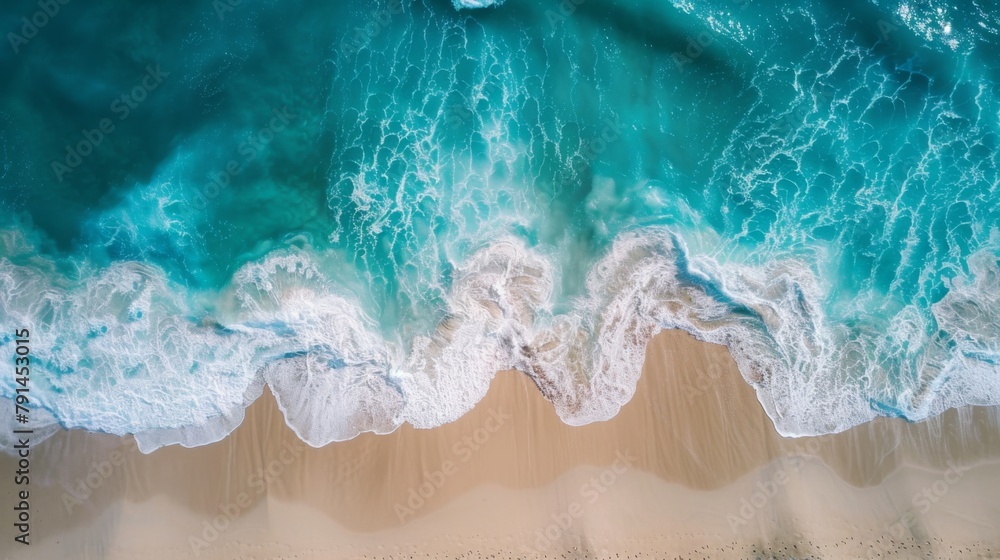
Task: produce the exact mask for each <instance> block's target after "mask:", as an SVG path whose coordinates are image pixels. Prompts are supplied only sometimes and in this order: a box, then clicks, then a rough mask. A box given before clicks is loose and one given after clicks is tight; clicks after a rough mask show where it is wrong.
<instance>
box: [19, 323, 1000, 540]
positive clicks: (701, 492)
mask: <svg viewBox="0 0 1000 560" xmlns="http://www.w3.org/2000/svg"><path fill="white" fill-rule="evenodd" d="M133 442H134V440H133V438H131V437H126V438H118V437H115V436H108V435H103V434H88V433H85V432H81V431H64V432H61V433H59V434H57V435H55V436H53V437H52V438H50V439H49V440H46V441H45V442H43V443H41V444H39V445H38V447H37V449H35V450H33V451H32V452H33V453H34V454H35V457H34V459H33V466H35V468H37V469H38V471H39V475H37V476H38V478H37V479H33V480H32V492H33V501H32V507H33V508H34V509H35V510H36V512H35V513H34V514H33V519H34V521H33V526H32V530H33V531H32V532H33V537H34V539H33V544H32V545H31V546H30V547H23V549H18V548H12V546H11V545H10V544H9V543H12V542H13V535H12V534H10V533H11V532H12V528H7V529H5V531H6V533H5V534H4V535H3V541H2V542H4V545H3V546H0V551H4V553H3V555H2V556H3V557H4V558H8V557H9V558H50V557H79V558H135V557H138V556H148V557H151V558H153V559H157V558H186V557H192V558H194V557H198V558H220V559H221V558H237V557H239V555H240V554H243V555H250V557H255V556H253V554H257V555H260V554H264V557H267V558H271V557H281V558H331V557H335V558H341V557H343V558H353V557H363V556H364V555H365V554H368V555H369V556H372V555H375V556H376V557H379V556H383V557H387V558H388V557H401V555H403V556H402V557H409V555H415V556H414V557H421V556H419V555H417V554H418V553H419V554H426V556H423V557H458V556H459V555H460V554H462V553H463V552H464V553H468V552H469V550H466V549H469V548H470V547H471V546H472V545H477V546H478V549H477V550H491V551H493V552H503V551H506V552H508V553H511V554H514V555H512V556H500V557H511V558H516V557H522V556H523V557H552V558H559V557H560V554H563V553H565V552H573V553H574V554H578V556H577V557H581V558H585V557H590V558H596V557H612V558H613V557H614V555H615V554H619V555H621V556H622V557H626V556H625V554H631V555H635V554H639V553H644V551H645V553H647V554H651V555H653V556H655V555H656V554H668V553H669V554H672V555H677V554H688V553H697V552H699V551H702V552H708V551H709V550H711V551H712V555H713V557H732V558H741V557H744V556H743V555H746V554H748V553H750V552H752V551H755V550H756V551H759V552H753V554H758V553H759V554H785V555H786V556H779V557H791V555H792V554H793V553H794V555H795V557H802V555H803V554H804V555H806V556H805V557H809V555H813V556H812V557H822V558H840V557H844V558H851V557H858V556H852V555H851V554H855V555H857V554H864V555H867V554H868V551H873V550H874V551H879V552H884V553H889V552H893V553H894V554H896V553H897V551H898V553H899V554H903V555H902V556H898V557H904V558H905V557H920V558H924V557H926V555H925V553H930V554H932V555H935V556H936V555H938V554H944V555H945V556H948V555H947V554H946V553H947V551H948V550H949V549H948V546H952V547H957V546H960V545H961V546H962V547H964V548H963V552H962V554H963V555H968V556H962V555H957V556H950V557H983V556H984V555H985V556H986V557H990V556H989V555H1000V535H993V534H991V531H989V529H990V528H991V527H996V526H1000V508H998V507H997V506H995V505H993V504H997V503H1000V408H997V407H964V408H962V409H952V410H949V411H947V412H945V413H944V414H942V415H940V416H938V417H935V418H933V419H931V420H928V421H925V422H922V423H918V424H910V423H906V422H904V421H902V420H898V419H887V418H880V419H877V420H875V421H872V422H869V423H866V424H863V425H861V426H857V427H855V428H852V429H850V430H847V431H845V432H842V433H839V434H834V435H827V436H819V437H806V438H796V439H788V438H783V437H782V436H780V435H778V434H777V432H776V431H775V429H774V427H773V425H772V424H771V421H770V419H769V418H768V417H767V416H766V414H765V413H764V411H763V409H762V408H761V405H760V403H759V402H758V401H757V399H756V395H755V393H754V390H753V388H752V387H750V386H749V385H747V384H746V382H745V381H744V380H743V378H742V376H740V374H739V372H738V371H737V369H736V365H735V363H734V362H733V360H732V358H731V357H730V356H729V353H728V351H727V350H726V348H725V347H722V346H718V345H714V344H710V343H705V342H700V341H698V340H696V339H694V338H693V337H691V336H690V335H688V334H686V333H683V332H680V331H666V332H662V333H660V334H658V335H657V336H656V337H655V338H654V340H653V341H652V342H651V343H650V345H649V347H648V348H647V353H646V360H645V365H644V367H643V374H642V376H641V377H640V380H639V384H638V386H637V388H636V391H635V394H634V395H633V398H632V399H631V400H630V401H629V402H628V403H627V404H626V405H625V406H624V407H623V408H622V409H621V411H620V412H619V414H618V415H617V416H615V417H614V418H612V419H611V420H608V421H606V422H598V423H594V424H588V425H585V426H580V427H573V426H568V425H566V424H563V423H562V421H561V420H560V419H559V418H558V416H557V415H556V414H555V411H554V409H553V407H552V405H551V404H549V403H548V402H547V401H546V400H545V399H544V398H543V397H542V396H541V394H540V393H539V391H538V390H537V388H536V387H535V386H534V384H533V383H532V382H531V380H530V379H529V378H528V377H527V376H525V375H523V374H519V373H517V372H501V373H499V374H497V376H496V377H495V379H494V380H493V383H492V384H491V387H490V390H489V392H488V393H487V395H486V397H485V398H484V399H483V400H482V401H481V402H480V403H479V404H478V405H477V406H476V407H475V408H474V409H473V410H472V411H471V412H470V413H468V414H467V415H465V416H464V417H462V418H461V419H459V420H457V421H456V422H453V423H451V424H447V425H444V426H440V427H438V428H434V429H430V430H418V429H415V428H413V427H412V426H409V425H408V424H404V425H403V426H402V427H401V428H399V429H398V430H396V431H395V432H392V433H390V434H387V435H375V434H371V433H365V434H362V435H361V436H358V437H356V438H354V439H352V440H349V441H346V442H341V443H333V444H330V445H327V446H325V447H322V448H312V447H309V446H307V445H306V444H304V443H302V442H301V441H300V440H298V438H297V437H296V436H295V435H294V433H293V432H292V431H291V430H290V429H289V428H288V426H287V425H286V424H285V423H284V420H283V418H282V416H281V413H280V412H279V411H278V410H277V406H276V403H275V401H274V397H273V396H272V395H271V393H270V391H269V390H267V391H265V394H264V395H263V396H262V397H261V398H259V399H258V400H257V401H256V402H254V403H253V404H252V405H251V406H250V407H249V408H248V409H247V412H246V416H245V419H244V421H243V423H242V424H241V425H240V426H239V428H237V430H236V431H234V432H233V433H232V434H230V435H229V436H228V437H226V438H225V439H223V440H222V441H220V442H217V443H214V444H210V445H207V446H202V447H198V448H190V449H189V448H182V447H179V446H171V447H168V448H162V449H159V450H156V451H154V452H153V453H152V454H150V455H142V454H141V453H139V452H138V451H137V450H136V449H135V448H134V443H133ZM116 452H118V453H121V454H122V455H121V457H122V460H121V461H112V460H111V457H113V453H116ZM11 460H12V458H10V457H8V456H4V457H2V458H0V463H3V465H2V467H0V468H4V469H8V470H9V465H8V463H10V462H11ZM95 473H96V474H95ZM36 480H37V482H36ZM595 481H596V482H595ZM81 482H82V485H81ZM925 492H926V494H924V493H925ZM921 496H923V497H922V498H921ZM4 499H5V500H7V502H4V503H8V502H9V500H10V499H11V498H10V497H8V496H4ZM932 500H933V501H932ZM925 504H926V505H925ZM758 506H759V507H758ZM741 510H742V511H741ZM92 518H96V519H97V520H96V521H89V519H92ZM165 520H169V522H165ZM963 520H964V521H963ZM213 524H214V525H213ZM553 526H554V527H555V529H553V528H552V527H553ZM564 526H565V527H564ZM984 527H985V528H986V529H983V528H984ZM872 528H878V529H872ZM539 531H541V533H539ZM546 531H548V534H547V535H546ZM866 532H867V533H871V534H870V535H868V534H867V533H866ZM539 534H540V535H541V536H539ZM458 535H462V537H458ZM851 536H855V538H857V539H859V541H858V542H861V540H864V542H863V545H865V546H860V547H859V545H857V544H851V543H852V541H850V540H849V537H851ZM539 539H542V540H539ZM865 539H870V542H869V540H865ZM934 539H941V541H942V542H938V541H936V540H934ZM947 539H951V540H950V541H949V540H947ZM533 541H534V542H533ZM545 542H547V543H548V546H547V547H544V550H543V549H542V547H540V543H545ZM383 543H390V544H389V545H386V544H383ZM408 543H409V546H407V545H408ZM477 543H478V544H477ZM889 543H892V544H891V545H890V544H889ZM778 544H780V546H777V545H778ZM392 546H394V547H397V548H396V549H395V552H392V551H390V550H389V548H391V547H392ZM904 546H906V547H907V548H906V549H904V548H902V547H904ZM380 547H381V548H380ZM574 547H576V548H579V549H581V550H580V551H576V552H574V551H573V548H574ZM704 547H710V548H709V549H705V548H704ZM768 547H771V548H772V549H773V550H772V551H771V552H770V553H768V552H767V548H768ZM782 547H788V550H787V551H784V550H783V548H782ZM876 547H878V548H876ZM407 548H408V550H407ZM965 548H967V549H968V551H967V552H964V549H965ZM254 551H256V552H254ZM584 551H585V552H584ZM602 551H607V553H606V554H605V552H602ZM910 552H912V553H913V555H912V556H906V554H908V553H910ZM952 552H954V550H952ZM67 553H69V554H70V556H66V555H65V554H67ZM515 553H516V554H515ZM79 554H82V556H79ZM956 554H957V553H956ZM518 555H521V556H518ZM546 555H548V556H546ZM977 555H978V556H977ZM466 557H468V556H466ZM473 557H475V556H473ZM872 557H877V556H872Z"/></svg>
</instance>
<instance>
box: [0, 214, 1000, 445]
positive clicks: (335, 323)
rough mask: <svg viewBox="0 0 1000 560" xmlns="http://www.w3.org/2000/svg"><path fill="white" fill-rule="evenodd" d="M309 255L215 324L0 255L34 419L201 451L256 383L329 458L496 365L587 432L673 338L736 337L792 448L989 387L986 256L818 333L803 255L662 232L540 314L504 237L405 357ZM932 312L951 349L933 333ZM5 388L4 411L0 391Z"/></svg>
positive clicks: (517, 254)
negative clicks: (933, 288)
mask: <svg viewBox="0 0 1000 560" xmlns="http://www.w3.org/2000/svg"><path fill="white" fill-rule="evenodd" d="M318 260H321V259H320V257H319V256H317V255H314V254H311V253H310V252H309V251H307V250H302V249H294V250H292V249H289V250H283V251H278V252H275V253H273V254H271V255H270V256H268V257H266V258H264V259H262V260H260V261H257V262H253V263H250V264H247V265H245V266H244V267H243V268H242V269H240V270H239V271H238V272H237V273H236V274H235V275H234V277H233V281H232V284H231V286H230V289H228V290H227V291H226V292H225V293H224V294H223V295H222V296H221V299H220V300H218V301H216V302H215V304H216V305H215V307H216V308H217V309H218V314H217V316H216V317H215V318H213V319H207V318H197V317H193V316H191V313H193V309H192V308H191V307H190V306H191V305H192V304H191V303H190V302H189V301H186V300H184V299H183V298H182V297H181V296H180V295H179V294H181V293H182V289H181V288H180V287H179V286H175V285H172V284H170V282H169V281H167V280H166V279H165V278H164V277H163V275H162V273H160V272H158V271H157V270H156V269H154V268H152V267H148V266H145V265H140V264H136V263H119V264H116V265H113V266H111V267H109V268H107V269H104V270H101V271H98V272H94V273H91V274H86V273H85V274H84V278H85V279H84V280H82V281H80V282H78V283H75V284H74V283H71V282H68V281H67V280H65V279H60V278H61V277H59V276H57V275H52V274H51V273H52V272H53V271H52V270H51V269H48V270H45V269H43V268H39V267H38V266H25V265H21V266H18V265H14V264H12V263H11V262H10V261H8V260H0V308H2V309H3V311H4V314H3V323H4V324H3V328H4V329H5V330H10V329H11V328H13V326H14V325H32V326H33V328H32V352H33V356H34V357H35V362H34V368H35V373H34V374H33V384H34V385H33V389H32V400H33V403H34V404H35V405H36V406H39V407H41V409H43V410H36V411H35V414H36V422H41V423H40V424H39V425H38V426H36V427H37V428H38V429H39V430H41V431H42V432H43V433H45V432H46V431H47V432H51V431H52V426H53V424H55V423H56V422H58V423H59V424H62V425H63V426H66V427H74V428H85V429H89V430H99V431H104V432H111V433H115V434H124V433H135V434H137V439H138V441H139V445H140V448H141V449H142V450H143V451H146V452H149V451H151V450H153V449H155V448H157V447H160V446H163V445H169V444H176V443H179V444H182V445H186V446H192V445H199V444H204V443H208V442H211V441H216V440H218V439H220V438H222V437H224V436H225V435H226V434H227V433H229V432H230V431H232V430H233V429H235V427H236V426H237V425H238V424H239V423H240V422H241V421H242V418H243V414H244V409H245V407H246V406H247V405H248V404H249V403H250V402H252V401H253V400H255V399H256V398H257V397H258V396H260V394H261V391H262V389H263V385H264V383H267V384H268V385H269V386H270V387H271V389H272V390H273V392H274V394H275V396H276V398H277V401H278V403H279V406H280V408H281V410H282V412H283V413H284V415H285V418H286V421H287V422H288V424H289V426H290V427H291V428H292V429H293V430H294V431H295V432H296V433H297V434H298V435H299V436H300V437H301V438H302V439H303V440H304V441H306V442H307V443H309V444H310V445H313V446H321V445H324V444H327V443H329V442H332V441H341V440H345V439H349V438H352V437H354V436H356V435H357V434H359V433H361V432H363V431H374V432H378V433H386V432H390V431H392V430H394V429H396V428H397V427H398V426H399V425H400V424H402V423H403V422H408V423H410V424H412V425H414V426H416V427H420V428H430V427H434V426H438V425H441V424H444V423H447V422H451V421H454V420H455V419H457V418H459V417H461V416H462V415H463V414H465V413H466V412H467V411H469V410H470V409H471V408H472V407H473V406H475V404H476V403H477V402H479V400H481V399H482V398H483V396H484V395H485V394H486V391H487V390H488V388H489V384H490V381H491V380H492V378H493V375H494V374H495V373H496V372H497V371H498V370H503V369H519V370H521V371H523V372H525V373H526V374H527V375H529V376H531V378H532V379H533V380H534V381H535V383H536V384H537V386H538V387H539V389H540V390H541V391H542V392H543V394H544V395H545V396H546V397H547V398H548V399H549V400H550V401H551V402H552V403H553V405H554V407H555V409H556V411H557V413H558V414H559V416H560V417H561V418H562V419H563V420H564V421H565V422H567V423H569V424H573V425H580V424H586V423H588V422H593V421H598V420H605V419H608V418H611V417H612V416H614V415H615V414H616V413H617V412H618V410H619V409H620V407H621V406H622V405H624V404H625V403H626V402H628V400H629V399H630V398H631V397H632V395H633V393H634V391H635V387H636V383H637V381H638V377H639V374H640V371H641V368H642V364H643V360H644V357H645V349H646V345H647V344H648V342H649V340H650V339H651V337H652V336H653V335H654V334H655V333H656V332H658V331H659V330H661V329H669V328H680V329H684V330H686V331H688V332H690V333H692V334H694V335H695V336H696V337H698V338H700V339H702V340H706V341H709V342H715V343H719V344H725V345H727V346H728V347H729V349H730V351H731V352H732V355H733V357H734V359H735V360H736V362H737V364H738V365H739V367H740V371H741V372H742V374H743V376H744V378H745V379H746V380H747V382H749V383H750V384H751V385H752V386H753V387H754V388H755V389H756V391H757V395H758V398H759V400H760V402H761V404H762V405H763V407H764V408H765V410H766V411H767V413H768V414H769V415H770V417H771V418H772V419H773V420H774V423H775V426H776V427H777V429H778V430H779V431H780V432H781V433H782V434H785V435H805V434H817V433H828V432H835V431H839V430H843V429H846V428H848V427H850V426H853V425H856V424H858V423H861V422H865V421H867V420H870V419H871V418H873V417H875V416H876V415H877V414H878V413H880V412H882V413H886V410H879V409H878V407H877V406H873V401H878V402H879V403H881V405H882V406H884V407H885V408H887V409H890V412H891V411H895V413H898V414H901V415H905V416H907V417H908V418H911V419H920V418H924V417H926V416H929V415H933V414H937V413H939V412H941V411H943V410H944V409H946V408H948V407H952V406H958V405H961V404H965V403H974V404H996V395H998V394H1000V382H998V381H997V379H1000V375H998V373H1000V371H998V364H1000V342H998V338H997V336H996V333H997V332H998V325H997V319H996V318H997V317H998V316H1000V299H998V297H997V295H996V294H997V293H998V291H997V287H998V285H1000V268H998V264H997V260H996V257H995V255H993V254H992V253H988V252H981V253H979V254H977V255H976V256H975V258H973V259H970V261H969V266H970V271H971V275H970V277H969V278H967V279H961V280H956V281H955V282H954V285H953V286H952V290H951V292H950V293H949V294H948V296H947V297H945V298H944V299H943V300H941V301H940V302H938V303H937V304H935V305H934V307H933V317H932V318H928V317H924V316H923V315H921V314H920V313H918V312H917V311H916V310H915V309H914V308H911V307H904V308H901V309H900V310H898V312H897V313H896V315H895V317H894V319H893V320H892V322H891V324H892V325H893V327H892V328H891V329H890V331H889V332H888V333H885V332H876V330H875V329H867V330H865V329H861V328H855V329H853V330H852V329H849V328H848V327H846V326H844V325H843V324H839V323H833V322H831V321H830V320H828V319H827V317H826V316H825V314H824V312H823V309H824V306H823V302H824V299H825V296H826V289H825V288H824V287H823V286H821V285H820V284H819V283H818V282H817V280H816V276H815V275H814V274H813V272H812V271H811V270H810V268H809V267H808V266H807V265H806V264H805V263H803V262H799V261H796V260H793V259H786V260H783V261H776V262H772V263H769V264H767V265H764V266H760V267H750V266H745V265H734V264H727V263H720V262H717V261H716V260H715V259H711V258H708V257H705V256H699V255H692V254H688V253H687V252H686V251H685V249H684V246H683V244H682V243H681V242H680V240H679V238H678V237H677V234H676V233H675V232H671V231H670V230H667V229H644V230H638V231H633V232H630V233H625V234H622V235H621V236H619V238H618V239H617V240H616V241H615V243H614V244H613V246H612V247H611V248H610V249H609V250H608V251H607V253H606V255H605V256H604V257H603V258H602V259H601V260H599V261H598V262H597V263H596V264H595V265H594V266H593V268H592V269H591V271H590V273H589V275H588V281H587V289H586V295H585V296H583V297H581V298H579V299H578V300H577V301H576V302H575V303H574V304H573V306H572V310H571V311H569V312H567V313H562V314H553V311H552V307H551V305H552V300H553V297H554V296H553V293H554V285H555V281H554V278H555V277H556V271H555V269H554V267H553V265H552V264H551V263H550V262H549V260H548V259H547V258H546V257H545V256H543V255H542V254H540V253H539V252H538V251H536V250H533V249H531V248H529V247H527V246H525V245H524V244H523V243H522V242H520V241H519V240H517V239H514V238H506V239H501V240H498V241H497V242H495V243H493V244H492V245H491V246H488V247H485V248H483V249H481V250H480V251H478V252H475V253H474V254H472V255H471V256H470V258H469V259H467V261H466V262H465V263H464V264H463V265H462V266H461V267H460V268H459V269H458V271H457V272H456V274H455V275H454V281H453V283H452V288H451V290H450V293H449V296H448V298H447V302H446V306H447V314H446V317H445V319H444V320H443V321H442V322H441V323H440V324H439V325H438V327H437V328H436V329H435V330H434V332H431V333H427V334H425V335H422V336H417V337H415V338H414V339H413V340H412V342H411V343H410V345H409V347H408V348H399V347H397V345H396V344H395V343H390V342H387V341H386V340H385V339H384V338H383V336H382V335H381V334H380V333H379V332H378V330H377V328H376V325H375V322H374V321H373V320H372V319H371V318H370V317H369V316H368V315H367V314H366V312H365V310H364V306H363V305H362V303H361V301H360V300H359V299H358V298H357V297H354V296H353V295H352V294H351V292H350V290H347V289H345V288H344V287H343V286H341V285H340V284H338V283H337V282H336V281H333V280H331V279H330V278H327V277H326V276H325V275H324V273H323V271H322V270H321V268H320V267H319V266H317V264H316V262H317V261H318ZM200 297H203V296H200ZM190 299H192V300H196V299H197V297H192V298H190ZM929 320H933V321H935V322H936V325H937V328H938V329H939V330H941V331H946V332H947V333H949V336H948V337H942V336H936V335H927V334H925V333H927V332H934V329H928V328H927V326H928V324H927V321H929ZM948 340H952V341H954V344H953V346H954V348H952V347H950V346H949V345H948V343H947V341H948ZM4 345H9V341H7V342H5V343H4ZM904 347H905V348H906V349H907V350H906V352H908V354H907V353H905V352H904V353H902V354H901V353H900V352H899V351H897V350H896V349H897V348H904ZM2 389H3V396H4V397H6V398H8V399H9V398H11V396H12V395H13V387H12V386H11V385H10V382H9V381H5V382H4V385H3V386H2ZM43 418H48V420H47V421H42V420H41V419H43ZM10 443H11V442H0V445H2V446H3V448H4V449H7V450H10V445H9V444H10Z"/></svg>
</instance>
